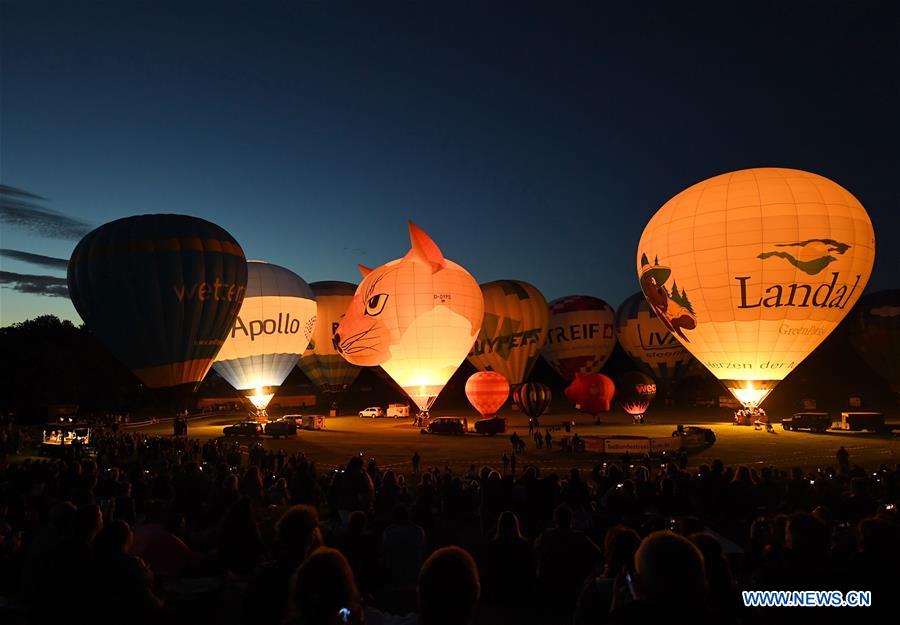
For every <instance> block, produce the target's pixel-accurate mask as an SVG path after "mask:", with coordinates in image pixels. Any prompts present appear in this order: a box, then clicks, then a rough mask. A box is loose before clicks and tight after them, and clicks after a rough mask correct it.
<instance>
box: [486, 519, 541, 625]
mask: <svg viewBox="0 0 900 625" xmlns="http://www.w3.org/2000/svg"><path fill="white" fill-rule="evenodd" d="M482 570H483V572H484V575H483V577H482V583H483V590H484V597H485V600H487V601H490V602H492V603H499V604H502V605H504V606H510V607H511V606H520V607H524V606H527V601H528V599H529V597H530V596H531V592H532V590H533V587H534V550H533V549H532V547H531V543H529V542H528V541H527V540H526V539H525V537H524V536H522V531H521V529H520V527H519V518H518V517H517V516H516V515H515V513H514V512H510V511H509V510H507V511H505V512H504V513H503V514H501V515H500V518H499V520H498V521H497V532H496V534H494V537H493V540H491V542H490V544H488V547H487V551H486V553H485V559H484V566H483V568H482ZM523 604H524V606H523ZM511 620H512V619H511Z"/></svg>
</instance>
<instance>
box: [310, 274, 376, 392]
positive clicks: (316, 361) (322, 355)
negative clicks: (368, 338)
mask: <svg viewBox="0 0 900 625" xmlns="http://www.w3.org/2000/svg"><path fill="white" fill-rule="evenodd" d="M309 286H310V288H311V289H312V291H313V293H314V294H315V296H316V304H317V305H318V308H317V310H316V327H315V329H314V330H313V336H312V340H310V342H309V347H308V348H307V349H306V351H305V352H304V353H303V358H301V359H300V362H299V363H298V366H299V367H300V370H301V371H303V373H304V374H306V377H307V378H309V380H310V382H312V383H313V384H315V385H316V386H317V387H319V388H320V389H321V390H322V391H324V392H326V393H340V392H343V391H346V390H347V389H349V388H350V385H351V384H353V381H354V380H356V377H357V376H358V375H359V372H360V371H362V369H361V368H360V367H358V366H356V365H353V364H350V363H349V362H347V360H346V359H345V358H344V357H343V356H341V355H340V354H339V353H338V352H337V350H336V349H335V348H334V344H333V342H332V337H333V336H334V331H335V330H336V329H337V327H338V324H340V322H341V319H343V318H344V312H345V311H346V310H347V307H348V306H349V305H350V302H351V301H352V300H353V294H354V293H355V292H356V285H355V284H350V283H349V282H337V281H326V282H313V283H312V284H310V285H309Z"/></svg>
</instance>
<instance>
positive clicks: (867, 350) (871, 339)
mask: <svg viewBox="0 0 900 625" xmlns="http://www.w3.org/2000/svg"><path fill="white" fill-rule="evenodd" d="M848 322H849V327H848V328H847V330H848V333H849V336H850V344H851V345H853V348H854V349H855V350H856V351H857V352H858V353H859V355H860V356H862V359H863V360H865V361H866V364H868V365H869V366H870V367H872V369H873V370H874V371H875V373H877V374H878V375H880V376H881V377H882V378H884V379H885V380H887V382H888V383H889V384H890V385H891V390H892V391H894V393H898V394H900V289H893V290H890V291H878V292H876V293H869V294H867V295H863V296H862V297H861V298H859V302H857V304H856V307H855V308H854V309H853V314H852V316H851V318H850V319H849V320H848Z"/></svg>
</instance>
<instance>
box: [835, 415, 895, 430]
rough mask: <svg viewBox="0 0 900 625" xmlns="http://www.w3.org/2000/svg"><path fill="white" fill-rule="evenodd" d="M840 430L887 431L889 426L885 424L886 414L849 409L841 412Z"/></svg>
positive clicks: (838, 426)
mask: <svg viewBox="0 0 900 625" xmlns="http://www.w3.org/2000/svg"><path fill="white" fill-rule="evenodd" d="M837 428H838V429H840V430H847V431H850V432H860V431H862V430H868V431H870V432H886V431H887V430H888V429H889V428H888V427H887V426H885V424H884V415H883V414H882V413H880V412H864V411H847V412H842V413H841V420H840V422H839V423H838V424H837Z"/></svg>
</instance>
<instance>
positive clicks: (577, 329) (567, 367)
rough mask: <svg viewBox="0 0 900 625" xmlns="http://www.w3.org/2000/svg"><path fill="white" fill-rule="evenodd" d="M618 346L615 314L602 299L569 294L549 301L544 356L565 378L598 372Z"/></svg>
mask: <svg viewBox="0 0 900 625" xmlns="http://www.w3.org/2000/svg"><path fill="white" fill-rule="evenodd" d="M615 346H616V317H615V312H614V311H613V309H612V307H611V306H610V305H609V304H607V303H606V302H604V301H603V300H602V299H599V298H596V297H590V296H588V295H570V296H568V297H562V298H560V299H557V300H553V301H552V302H550V329H549V330H548V332H547V343H546V344H545V345H544V349H543V351H542V352H541V354H542V355H543V357H544V359H545V360H546V361H547V362H548V363H550V365H551V366H552V367H553V368H554V369H556V371H557V372H558V373H559V374H560V375H561V376H562V377H563V379H565V380H566V381H572V380H574V379H575V375H576V374H578V373H597V372H598V371H600V369H601V368H602V367H603V365H604V364H606V359H607V358H609V355H610V354H612V351H613V348H614V347H615Z"/></svg>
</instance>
